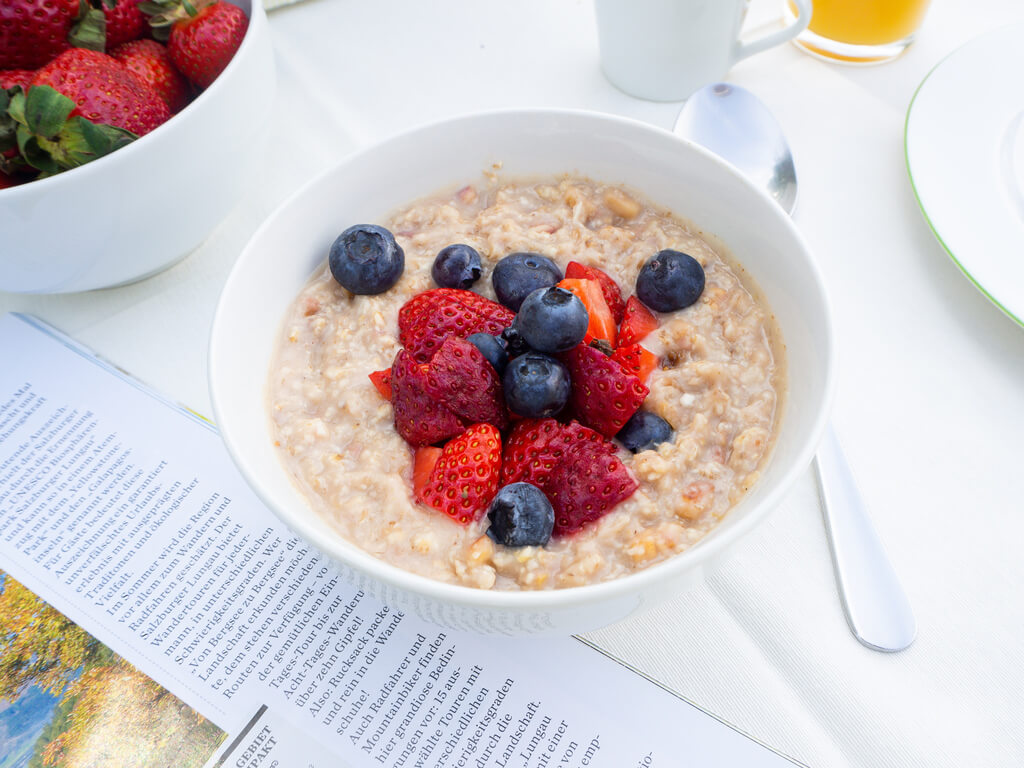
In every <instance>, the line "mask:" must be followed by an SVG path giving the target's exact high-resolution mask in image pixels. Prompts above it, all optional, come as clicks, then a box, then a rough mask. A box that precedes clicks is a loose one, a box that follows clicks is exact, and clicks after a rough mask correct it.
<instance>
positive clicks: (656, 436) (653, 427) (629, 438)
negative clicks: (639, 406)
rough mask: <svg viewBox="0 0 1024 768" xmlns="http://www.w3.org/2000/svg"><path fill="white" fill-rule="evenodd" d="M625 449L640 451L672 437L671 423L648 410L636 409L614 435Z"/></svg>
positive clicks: (634, 451) (665, 441)
mask: <svg viewBox="0 0 1024 768" xmlns="http://www.w3.org/2000/svg"><path fill="white" fill-rule="evenodd" d="M615 437H616V438H617V439H618V441H619V442H620V443H622V444H623V445H624V446H625V447H626V449H627V450H629V451H632V452H633V453H640V451H646V450H648V449H650V448H655V447H656V446H658V445H660V444H661V443H667V442H668V441H669V440H671V439H672V425H671V424H669V423H668V422H667V421H665V420H664V419H663V418H661V416H657V415H655V414H653V413H651V412H650V411H637V412H636V413H634V414H633V415H632V416H630V417H629V421H627V422H626V423H625V424H624V425H623V427H622V429H620V430H619V434H617V435H616V436H615Z"/></svg>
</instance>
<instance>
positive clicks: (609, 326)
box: [558, 278, 615, 347]
mask: <svg viewBox="0 0 1024 768" xmlns="http://www.w3.org/2000/svg"><path fill="white" fill-rule="evenodd" d="M558 287H559V288H565V289H566V290H567V291H572V292H573V293H575V294H576V295H577V296H578V297H579V299H580V301H582V302H583V305H584V306H585V307H586V308H587V314H588V315H589V316H590V324H589V325H588V326H587V335H586V336H585V337H584V339H583V342H584V343H585V344H589V343H590V342H591V341H594V340H596V339H605V340H606V341H608V342H609V343H610V344H611V345H612V346H613V347H614V346H615V318H613V317H612V311H611V310H610V309H608V302H606V301H605V300H604V294H603V293H602V292H601V284H600V283H599V282H598V281H597V280H583V279H580V278H570V279H568V280H562V281H561V282H560V283H559V284H558Z"/></svg>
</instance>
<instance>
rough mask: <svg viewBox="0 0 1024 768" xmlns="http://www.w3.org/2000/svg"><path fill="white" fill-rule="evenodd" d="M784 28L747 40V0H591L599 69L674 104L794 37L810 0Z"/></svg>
mask: <svg viewBox="0 0 1024 768" xmlns="http://www.w3.org/2000/svg"><path fill="white" fill-rule="evenodd" d="M793 4H794V5H796V7H797V10H798V14H797V17H796V19H795V20H794V21H792V22H791V23H790V24H789V25H788V26H786V27H785V28H783V29H781V30H779V31H777V32H773V33H771V34H768V35H765V36H764V37H760V38H758V39H757V40H753V41H751V42H749V43H743V42H740V40H739V36H740V27H741V26H742V25H743V19H744V17H745V16H746V13H747V6H748V5H749V0H595V7H596V10H597V35H598V40H599V43H600V47H601V68H602V69H603V70H604V74H605V76H606V77H607V78H608V79H609V80H610V81H611V82H612V85H614V86H616V87H617V88H619V89H620V90H623V91H625V92H626V93H628V94H630V95H632V96H638V97H639V98H641V99H650V100H651V101H678V100H681V99H685V98H687V97H688V96H689V95H690V94H691V93H693V92H694V91H696V90H697V89H698V88H700V87H701V86H704V85H707V84H708V83H712V82H715V81H717V80H721V79H722V78H723V77H724V75H725V73H726V72H727V71H728V70H729V68H730V67H731V66H732V65H733V64H735V63H736V62H737V61H739V60H740V59H743V58H746V57H747V56H750V55H752V54H755V53H760V52H761V51H764V50H766V49H768V48H771V47H772V46H774V45H779V44H780V43H784V42H786V41H787V40H791V39H793V38H794V37H796V36H797V35H798V34H800V33H801V32H803V31H804V29H806V28H807V24H808V22H810V20H811V3H810V0H793Z"/></svg>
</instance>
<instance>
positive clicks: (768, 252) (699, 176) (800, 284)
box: [209, 111, 833, 634]
mask: <svg viewBox="0 0 1024 768" xmlns="http://www.w3.org/2000/svg"><path fill="white" fill-rule="evenodd" d="M496 161H500V162H501V163H503V173H504V174H506V175H508V176H520V175H528V176H534V175H552V174H556V173H563V172H575V173H579V174H583V175H586V176H589V177H591V178H594V179H598V180H602V181H607V182H615V183H624V184H627V185H629V186H630V187H633V188H635V189H637V190H640V191H642V192H644V193H645V194H646V195H647V196H648V197H649V198H650V199H651V200H652V201H655V202H656V203H658V204H660V205H663V206H666V207H668V208H669V209H671V210H672V211H673V212H675V213H676V214H678V215H680V216H682V217H683V218H685V219H688V220H690V221H691V222H693V223H694V224H696V225H697V226H698V227H699V228H700V229H701V230H703V231H704V232H707V233H711V234H714V235H716V236H717V237H719V238H720V239H721V240H722V241H723V242H724V244H725V245H726V247H727V248H728V249H729V250H730V251H731V253H732V255H733V257H734V258H735V259H736V260H737V261H738V262H740V263H741V264H742V265H743V266H744V267H745V269H746V270H747V272H748V273H749V275H750V277H752V278H753V279H754V280H755V281H756V283H757V284H758V285H759V286H760V288H761V289H762V291H763V293H764V295H765V296H766V298H767V300H768V302H769V303H770V305H771V308H772V310H773V311H774V314H775V317H776V319H777V321H778V324H779V326H780V329H781V332H782V335H783V338H784V341H785V345H786V358H787V359H786V363H787V368H788V396H787V398H786V404H785V409H784V412H783V414H782V419H781V424H780V430H779V434H778V439H777V441H776V444H775V448H774V451H773V454H772V456H771V459H770V461H769V463H768V465H767V467H766V469H765V471H764V475H763V477H762V478H761V480H760V482H759V483H758V484H757V485H756V486H755V487H754V489H753V490H752V491H751V492H750V493H749V494H748V495H747V496H746V498H744V499H743V500H742V502H741V503H740V504H739V505H737V506H736V507H735V508H734V509H733V510H732V511H731V512H730V513H729V514H728V515H727V516H726V518H725V520H724V521H723V522H722V523H721V524H720V525H719V526H718V527H717V528H716V529H714V530H713V531H712V532H711V533H710V534H709V535H708V536H706V537H705V538H704V540H703V541H701V542H700V543H698V544H697V545H696V546H694V547H693V548H692V549H690V550H689V551H686V552H684V553H682V554H680V555H677V556H675V557H673V558H672V559H670V560H668V561H666V562H664V563H662V564H659V565H656V566H653V567H651V568H648V569H646V570H643V571H640V572H638V573H636V574H633V575H630V576H627V577H625V578H620V579H617V580H614V581H610V582H605V583H601V584H594V585H590V586H585V587H576V588H571V589H564V590H554V591H534V592H497V591H484V590H476V589H472V588H469V587H462V586H456V585H453V584H444V583H441V582H438V581H434V580H431V579H428V578H426V577H423V576H418V575H415V574H413V573H409V572H407V571H403V570H401V569H399V568H396V567H394V566H392V565H389V564H388V563H385V562H383V561H381V560H378V559H376V558H375V557H373V556H372V555H370V554H368V553H366V552H364V551H363V550H361V549H360V548H358V547H357V546H355V545H353V544H350V543H349V542H347V541H346V540H345V539H343V538H342V537H341V536H340V535H339V534H337V533H336V532H335V531H334V530H333V529H332V528H331V527H330V526H329V525H328V524H327V523H326V522H325V521H324V520H322V519H321V518H320V517H318V516H317V515H316V514H315V513H314V512H313V511H312V510H311V509H310V507H309V505H308V504H307V503H306V501H305V499H304V498H303V496H302V494H301V493H300V492H299V490H298V489H297V488H296V487H295V485H294V484H293V482H292V480H291V477H290V475H289V473H288V472H287V471H286V470H285V469H284V467H283V466H282V465H281V463H280V461H279V460H278V457H277V455H276V453H275V448H274V446H273V438H272V437H271V434H270V419H269V416H268V414H267V402H268V396H267V392H266V382H267V380H268V371H269V366H270V360H271V354H272V350H273V348H274V345H275V344H276V342H277V339H278V333H279V330H280V324H281V322H282V319H283V316H284V313H285V309H286V307H287V306H288V305H289V304H290V303H291V302H292V301H293V299H294V297H295V296H296V295H297V294H298V292H299V290H300V289H301V288H302V287H303V285H305V283H306V282H307V280H308V278H309V276H310V275H311V274H312V272H313V270H314V269H315V268H316V267H317V266H318V265H319V264H321V263H322V262H323V260H324V259H325V258H326V255H327V250H328V248H329V246H330V244H331V242H332V241H333V240H334V238H335V237H336V236H337V234H338V233H339V232H340V231H341V230H342V229H344V228H345V227H347V226H349V225H350V224H353V223H357V222H374V221H382V220H384V219H385V218H386V217H387V216H388V214H390V213H391V212H393V211H394V210H396V209H397V208H399V207H400V206H402V205H404V204H406V203H409V202H412V201H414V200H416V199H417V198H420V197H423V196H425V195H429V194H431V193H434V192H436V191H439V190H440V189H441V188H444V187H449V188H450V187H452V185H454V184H462V183H466V181H468V180H476V179H478V178H479V177H480V172H481V170H483V169H488V168H490V167H491V164H492V163H494V162H496ZM832 369H833V347H832V336H831V325H830V318H829V309H828V304H827V301H826V297H825V292H824V289H823V287H822V282H821V278H820V275H819V273H818V269H817V267H816V266H815V264H814V261H813V260H812V258H811V254H810V253H809V252H808V249H807V246H806V245H805V243H804V241H803V239H802V238H801V237H800V234H799V233H798V232H797V230H796V228H795V227H794V226H793V224H792V222H791V221H790V220H789V218H788V217H787V216H786V215H785V214H784V213H783V212H782V210H781V209H780V208H779V207H778V206H777V205H776V204H775V203H774V202H772V200H771V199H770V198H769V197H768V196H767V195H766V194H764V193H763V192H762V191H761V190H760V189H757V188H756V187H754V186H753V185H752V184H751V183H749V182H748V181H747V180H746V179H744V178H743V177H742V176H740V175H739V173H738V172H736V171H734V170H733V169H732V168H731V167H730V166H728V165H726V164H725V163H723V162H722V161H721V160H719V159H718V158H716V157H715V156H713V155H711V154H710V153H708V152H707V151H705V150H703V149H702V148H700V147H698V146H696V145H694V144H690V143H688V142H685V141H683V140H682V139H679V138H677V137H676V136H673V135H672V134H670V133H668V132H666V131H663V130H660V129H658V128H653V127H651V126H649V125H646V124H642V123H638V122H634V121H631V120H626V119H623V118H618V117H612V116H608V115H600V114H594V113H585V112H564V111H514V112H513V111H508V112H495V113H487V114H481V115H474V116H468V117H462V118H457V119H454V120H450V121H447V122H443V123H438V124H435V125H431V126H428V127H425V128H420V129H417V130H414V131H411V132H409V133H406V134H404V135H401V136H397V137H395V138H392V139H389V140H388V141H385V142H384V143H382V144H378V145H377V146H374V147H371V148H369V149H367V150H365V151H362V152H360V153H358V154H355V155H352V156H351V157H349V158H348V159H347V160H345V161H344V162H343V163H342V164H341V165H339V166H337V167H336V168H334V169H332V170H330V171H328V172H326V173H325V174H323V175H321V176H320V177H319V178H317V179H315V180H314V181H312V182H311V183H309V184H308V185H306V186H305V187H304V188H303V189H301V190H300V191H299V192H298V193H297V194H295V195H293V196H292V197H291V199H289V200H288V201H287V202H285V203H284V204H283V205H282V206H281V207H280V208H279V209H278V210H277V211H276V212H275V213H274V214H273V215H272V216H271V217H270V218H269V219H267V221H266V222H265V223H264V224H263V226H261V227H260V229H259V230H258V231H257V232H256V234H255V235H254V236H253V238H252V240H251V241H250V242H249V244H248V246H247V247H246V248H245V250H244V251H243V253H242V255H241V256H240V257H239V259H238V261H237V262H236V264H235V267H234V270H233V271H232V272H231V275H230V276H229V278H228V281H227V284H226V285H225V288H224V292H223V294H222V296H221V299H220V305H219V306H218V308H217V313H216V316H215V318H214V322H213V330H212V337H211V340H210V360H209V371H210V391H211V396H212V400H213V407H214V414H215V420H216V422H217V424H218V425H219V427H220V429H221V432H222V434H223V437H224V441H225V443H226V445H227V447H228V450H229V451H230V453H231V455H232V457H233V458H234V460H235V462H236V463H237V465H238V467H239V469H240V470H241V471H242V474H243V475H244V476H245V478H246V479H247V481H248V482H249V483H250V485H251V486H252V488H253V489H254V490H255V491H256V493H257V494H258V495H259V496H260V498H261V499H262V500H263V501H264V502H265V503H266V504H267V505H268V506H269V507H270V509H272V510H273V511H274V512H276V514H277V515H278V517H280V518H281V520H282V521H284V522H285V523H286V524H287V525H288V526H289V527H290V528H291V529H292V530H293V531H295V532H296V533H298V534H299V535H301V536H303V537H305V538H306V539H307V540H308V541H310V542H312V543H313V544H314V545H315V546H317V547H318V548H319V549H320V550H322V551H323V552H325V553H326V554H328V555H330V556H331V557H332V558H334V560H335V561H337V562H338V563H339V564H340V565H341V566H342V567H343V570H344V571H345V572H346V574H347V575H348V577H349V578H350V579H351V580H352V581H353V582H354V583H355V584H357V585H358V586H359V587H360V588H363V589H365V590H367V591H368V592H369V593H371V594H373V595H375V596H376V597H378V598H380V599H381V600H384V601H385V602H387V603H390V604H392V605H395V606H396V607H398V608H401V609H404V610H413V611H415V612H417V613H419V614H420V615H423V616H425V617H426V618H428V619H432V620H434V621H437V622H439V623H442V624H446V625H449V626H454V627H457V628H467V629H473V630H478V631H486V632H503V633H560V634H566V633H569V632H578V631H582V630H586V629H590V628H594V627H598V626H602V625H605V624H609V623H612V622H614V621H617V620H619V619H623V618H625V617H626V616H628V615H629V614H631V613H633V612H635V611H637V610H640V609H641V608H644V607H645V606H647V605H649V604H651V603H653V602H655V601H657V600H659V599H662V598H664V597H667V596H669V595H672V594H675V593H677V592H678V591H679V590H680V589H681V588H682V587H683V586H684V585H686V584H689V583H691V582H694V581H695V580H697V579H700V578H701V577H702V571H703V569H704V568H705V567H707V566H708V565H709V564H711V563H712V562H713V561H714V560H715V559H716V558H717V557H718V555H720V554H721V553H722V552H724V551H725V550H726V549H727V548H728V547H729V546H731V545H732V544H733V543H734V542H735V541H736V540H737V539H739V538H740V537H741V536H743V535H744V534H745V533H747V532H748V531H750V530H751V529H752V528H753V527H754V526H755V525H756V524H757V523H759V522H760V521H761V520H763V519H764V518H765V516H766V515H767V514H768V513H769V511H771V509H772V508H773V507H774V506H775V505H776V504H777V503H778V502H779V500H780V499H781V497H782V496H783V494H785V493H786V491H787V489H788V488H789V487H790V485H791V484H792V483H793V481H794V479H795V478H796V477H797V476H798V475H799V474H800V473H801V472H803V471H804V469H806V467H807V466H808V464H809V463H810V460H811V457H812V455H813V452H814V449H815V446H816V445H817V443H818V439H819V437H820V435H821V433H822V429H823V427H824V424H825V419H826V416H827V409H828V405H829V403H830V399H831V389H832V378H833V377H832Z"/></svg>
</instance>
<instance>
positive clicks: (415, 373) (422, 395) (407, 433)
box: [391, 349, 464, 446]
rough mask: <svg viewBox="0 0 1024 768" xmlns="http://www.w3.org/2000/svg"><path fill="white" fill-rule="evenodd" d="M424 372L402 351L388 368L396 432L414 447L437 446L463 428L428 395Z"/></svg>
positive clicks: (421, 366) (425, 373)
mask: <svg viewBox="0 0 1024 768" xmlns="http://www.w3.org/2000/svg"><path fill="white" fill-rule="evenodd" d="M427 368H428V366H425V365H420V364H419V363H417V362H416V361H415V360H414V359H413V357H412V355H410V354H409V353H408V352H406V351H405V350H404V349H403V350H399V352H398V354H397V355H395V362H394V363H393V364H392V365H391V392H392V397H391V404H392V406H394V411H395V429H396V430H398V434H399V435H401V436H402V439H403V440H405V441H406V442H407V443H409V444H410V445H413V446H420V445H430V444H431V443H436V442H439V441H441V440H444V439H446V438H449V437H452V436H454V435H457V434H459V433H460V432H462V430H463V427H464V425H463V423H462V421H460V420H459V417H458V416H456V415H455V413H454V412H452V410H451V409H449V408H448V407H447V406H446V405H444V404H443V403H440V402H438V401H437V398H435V397H434V396H433V395H431V394H430V393H429V392H428V390H427Z"/></svg>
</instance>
